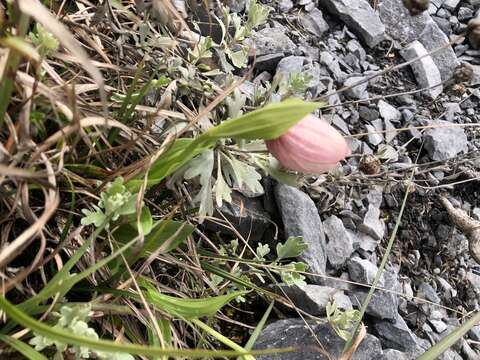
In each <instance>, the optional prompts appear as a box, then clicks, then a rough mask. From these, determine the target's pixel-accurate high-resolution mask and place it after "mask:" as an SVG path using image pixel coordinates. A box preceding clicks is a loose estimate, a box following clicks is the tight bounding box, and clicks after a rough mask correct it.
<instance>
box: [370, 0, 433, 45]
mask: <svg viewBox="0 0 480 360" xmlns="http://www.w3.org/2000/svg"><path fill="white" fill-rule="evenodd" d="M378 10H379V14H380V19H381V20H382V22H383V24H384V25H385V31H386V33H387V35H388V36H390V37H391V38H392V39H394V40H396V41H397V42H398V43H400V44H406V43H410V42H412V41H414V40H417V39H418V37H419V36H420V34H421V33H422V31H423V29H424V28H425V25H426V24H427V22H429V21H431V18H430V15H428V13H427V12H423V13H421V14H419V15H417V16H411V15H410V13H409V12H408V10H407V8H406V7H405V5H404V4H403V0H380V1H379V2H378Z"/></svg>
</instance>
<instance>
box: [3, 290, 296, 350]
mask: <svg viewBox="0 0 480 360" xmlns="http://www.w3.org/2000/svg"><path fill="white" fill-rule="evenodd" d="M0 309H2V310H3V311H4V312H5V314H6V315H7V316H8V317H9V318H11V319H12V320H13V321H15V322H17V323H19V324H20V325H22V326H24V327H26V328H28V329H31V330H32V331H34V332H36V333H38V334H40V335H42V336H44V337H46V338H50V339H55V340H56V341H59V342H62V343H64V344H71V345H77V346H85V347H88V348H89V349H92V350H94V351H108V352H120V353H127V354H132V355H145V356H171V357H186V358H207V357H212V358H224V357H233V356H240V355H246V354H245V353H244V352H242V351H229V350H203V349H195V350H192V349H166V348H160V347H155V346H145V345H138V344H121V343H118V342H115V341H107V340H95V339H92V338H88V337H85V336H78V335H75V334H71V333H67V332H64V331H61V330H58V329H55V328H53V327H51V326H48V325H46V324H44V323H42V322H40V321H38V320H35V319H34V318H32V317H30V316H28V315H27V314H25V313H24V312H23V311H22V310H20V309H19V308H18V306H15V305H13V304H11V303H10V302H9V301H8V300H7V299H5V298H4V297H1V296H0ZM292 351H295V349H294V348H286V349H268V350H251V351H248V352H247V355H267V354H274V353H281V352H292Z"/></svg>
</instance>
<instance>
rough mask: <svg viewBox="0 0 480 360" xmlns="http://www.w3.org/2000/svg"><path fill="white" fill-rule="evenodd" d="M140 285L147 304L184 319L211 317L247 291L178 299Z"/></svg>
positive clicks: (148, 286) (150, 287)
mask: <svg viewBox="0 0 480 360" xmlns="http://www.w3.org/2000/svg"><path fill="white" fill-rule="evenodd" d="M140 285H141V286H142V287H144V288H145V289H146V291H145V293H144V296H145V298H146V299H147V300H148V301H149V303H151V304H153V305H155V306H156V307H157V308H158V309H161V310H163V311H166V312H168V313H169V314H171V315H174V316H178V317H181V318H184V319H193V318H199V317H202V316H213V315H215V314H216V313H217V311H218V310H220V309H221V308H222V307H223V306H225V305H226V304H227V303H229V302H230V301H232V300H233V299H235V298H236V297H237V296H241V295H245V294H247V293H249V291H236V292H232V293H230V294H227V295H221V296H214V297H209V298H203V299H188V298H179V297H173V296H169V295H164V294H161V293H160V292H159V291H158V290H157V289H156V288H154V287H153V286H152V285H151V284H149V283H148V282H146V281H145V280H144V281H141V282H140Z"/></svg>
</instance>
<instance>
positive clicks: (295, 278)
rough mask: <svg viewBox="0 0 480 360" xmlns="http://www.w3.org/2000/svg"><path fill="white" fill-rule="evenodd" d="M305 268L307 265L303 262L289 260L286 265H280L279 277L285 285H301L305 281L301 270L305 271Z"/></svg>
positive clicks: (304, 283) (303, 284)
mask: <svg viewBox="0 0 480 360" xmlns="http://www.w3.org/2000/svg"><path fill="white" fill-rule="evenodd" d="M306 270H307V265H306V264H304V263H303V262H291V263H289V264H287V265H283V266H281V270H280V277H281V278H282V281H283V282H284V283H285V284H287V285H297V286H300V287H302V286H305V285H306V284H307V283H306V282H305V276H303V275H302V274H301V272H305V271H306Z"/></svg>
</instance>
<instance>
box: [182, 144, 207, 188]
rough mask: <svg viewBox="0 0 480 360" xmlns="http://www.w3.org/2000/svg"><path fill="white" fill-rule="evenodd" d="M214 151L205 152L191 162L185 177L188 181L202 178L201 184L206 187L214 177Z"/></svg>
mask: <svg viewBox="0 0 480 360" xmlns="http://www.w3.org/2000/svg"><path fill="white" fill-rule="evenodd" d="M213 155H214V153H213V150H211V149H207V150H204V151H203V152H202V153H201V154H200V155H199V156H197V157H196V158H195V159H193V160H192V161H190V162H189V164H188V169H187V170H186V171H185V173H184V175H183V177H184V178H185V179H186V180H190V179H193V178H194V177H197V176H200V184H202V185H205V184H207V182H208V181H209V180H210V178H211V177H212V171H213V164H214V156H213Z"/></svg>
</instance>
